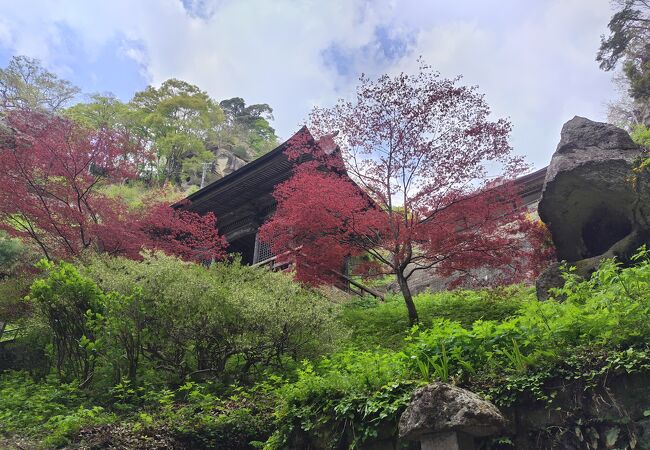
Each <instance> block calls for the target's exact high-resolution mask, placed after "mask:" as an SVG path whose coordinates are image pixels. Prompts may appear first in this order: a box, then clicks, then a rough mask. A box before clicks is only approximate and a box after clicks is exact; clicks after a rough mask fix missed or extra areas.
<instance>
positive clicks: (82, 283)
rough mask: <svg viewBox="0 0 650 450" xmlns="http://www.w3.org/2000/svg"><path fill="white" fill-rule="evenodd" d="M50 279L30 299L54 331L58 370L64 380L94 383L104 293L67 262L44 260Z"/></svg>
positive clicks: (36, 287)
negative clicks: (92, 381) (56, 262)
mask: <svg viewBox="0 0 650 450" xmlns="http://www.w3.org/2000/svg"><path fill="white" fill-rule="evenodd" d="M39 267H40V268H41V269H43V270H44V271H45V272H46V277H45V278H42V279H38V280H36V281H34V283H33V284H32V287H31V289H30V293H29V297H28V300H29V301H30V302H31V303H32V304H33V305H34V308H35V310H36V312H37V314H38V316H39V317H40V319H41V320H42V321H43V323H45V324H46V325H47V326H48V327H49V330H50V332H51V337H52V344H53V353H54V356H55V361H56V369H57V372H58V373H59V376H60V377H61V379H62V380H65V381H67V382H70V381H72V380H77V381H78V382H80V383H82V384H87V383H89V382H90V381H91V379H92V376H93V373H94V368H95V363H96V360H97V355H98V354H99V350H100V349H99V347H100V345H101V342H100V341H99V340H97V336H96V335H97V333H98V330H99V328H100V327H101V321H102V317H103V316H102V312H103V310H104V305H105V298H104V297H105V296H104V293H103V292H102V291H101V290H100V289H99V288H98V287H97V285H96V284H95V283H94V282H93V281H92V280H91V279H90V278H87V277H84V276H82V275H81V274H79V272H78V271H77V269H76V268H75V267H74V266H73V265H71V264H69V263H66V262H61V263H59V264H54V263H51V262H48V261H45V260H43V261H41V262H40V263H39Z"/></svg>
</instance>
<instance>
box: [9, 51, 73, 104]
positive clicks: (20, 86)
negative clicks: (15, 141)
mask: <svg viewBox="0 0 650 450" xmlns="http://www.w3.org/2000/svg"><path fill="white" fill-rule="evenodd" d="M79 92H80V90H79V88H78V87H76V86H74V85H73V84H72V83H70V82H69V81H67V80H63V79H61V78H59V77H58V76H57V75H55V74H53V73H52V72H49V71H48V70H46V69H45V68H43V67H42V66H41V63H40V61H39V60H37V59H33V58H28V57H26V56H14V57H12V58H11V60H10V61H9V64H8V65H7V67H6V68H4V69H0V108H2V109H3V110H11V109H17V108H28V109H40V110H46V111H52V112H58V111H60V110H62V109H63V108H64V107H65V106H66V105H67V104H68V103H69V102H70V101H71V100H72V99H73V98H74V97H75V96H76V95H77V94H78V93H79Z"/></svg>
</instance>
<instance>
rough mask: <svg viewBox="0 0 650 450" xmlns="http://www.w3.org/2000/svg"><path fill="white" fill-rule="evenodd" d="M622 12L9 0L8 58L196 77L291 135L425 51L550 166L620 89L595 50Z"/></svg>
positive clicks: (601, 2) (122, 92)
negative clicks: (580, 125) (316, 111)
mask: <svg viewBox="0 0 650 450" xmlns="http://www.w3.org/2000/svg"><path fill="white" fill-rule="evenodd" d="M611 14H612V11H611V9H610V4H609V1H608V0H57V1H52V0H21V1H18V0H0V65H1V66H5V65H6V64H7V62H8V61H9V59H10V58H11V57H12V56H13V55H26V56H30V57H34V58H38V59H40V60H41V62H42V64H43V65H44V66H45V67H46V68H48V69H49V70H51V71H53V72H55V73H56V74H58V75H59V76H60V77H62V78H65V79H68V80H70V81H72V82H73V83H74V84H76V85H77V86H79V87H80V88H81V89H82V90H83V92H85V93H87V94H90V93H96V92H100V93H108V92H111V93H113V94H115V95H117V96H118V97H119V98H121V99H122V100H125V101H126V100H129V99H130V98H131V97H132V95H133V93H134V92H136V91H138V90H141V89H143V88H145V87H146V86H147V85H150V84H152V85H159V84H160V83H162V82H163V81H165V80H166V79H169V78H179V79H183V80H185V81H188V82H190V83H194V84H196V85H198V86H199V87H200V88H202V89H204V90H206V91H207V92H208V93H209V94H210V95H211V96H212V97H213V98H215V99H217V100H222V99H226V98H231V97H235V96H237V97H243V98H244V99H245V100H246V102H247V103H249V104H251V103H268V104H269V105H271V106H272V107H273V109H274V116H275V120H274V122H273V123H272V125H273V126H274V127H275V128H276V130H277V133H278V135H279V136H280V137H281V138H282V139H286V138H288V137H290V136H291V135H292V134H293V133H294V132H295V131H297V130H298V128H299V127H300V125H301V124H302V123H303V122H304V120H305V118H306V116H307V114H308V112H309V111H310V110H311V109H312V108H313V107H314V106H331V105H333V104H334V103H335V102H336V99H338V98H348V97H350V96H351V95H352V94H353V93H354V88H355V86H356V84H357V81H358V78H359V76H360V75H361V74H362V73H365V74H366V75H368V76H371V77H374V76H378V75H380V74H383V73H389V74H394V73H399V72H402V71H404V72H412V71H414V70H415V69H416V67H417V65H418V63H417V59H418V57H420V56H421V57H422V58H423V59H424V61H425V62H426V63H428V64H429V65H431V66H433V67H434V68H435V69H436V70H438V71H440V73H441V74H442V75H443V76H445V77H455V76H457V75H462V76H463V80H462V83H464V84H470V85H477V86H478V87H479V90H480V91H481V92H482V93H484V94H485V98H486V100H487V102H488V104H490V105H491V107H492V111H493V115H494V118H501V117H505V118H509V119H510V121H511V122H512V125H513V132H512V137H511V143H512V145H513V147H514V150H515V152H516V153H518V154H523V155H525V156H526V159H527V161H528V162H529V163H530V164H531V165H533V166H534V167H536V168H541V167H544V166H545V165H547V164H548V162H549V160H550V157H551V155H552V153H553V151H554V150H555V146H556V145H557V142H558V140H559V133H560V129H561V127H562V124H563V123H564V122H566V121H567V120H569V119H571V118H572V117H573V116H575V115H580V116H584V117H587V118H590V119H593V120H598V121H604V120H606V110H607V107H606V105H607V103H608V102H610V101H612V100H614V99H615V98H616V93H615V89H614V85H613V83H612V74H611V73H607V72H603V71H601V70H600V69H599V68H598V65H597V63H596V62H595V55H596V51H597V49H598V46H599V42H600V36H601V35H602V34H605V33H606V32H607V23H608V21H609V18H610V16H611Z"/></svg>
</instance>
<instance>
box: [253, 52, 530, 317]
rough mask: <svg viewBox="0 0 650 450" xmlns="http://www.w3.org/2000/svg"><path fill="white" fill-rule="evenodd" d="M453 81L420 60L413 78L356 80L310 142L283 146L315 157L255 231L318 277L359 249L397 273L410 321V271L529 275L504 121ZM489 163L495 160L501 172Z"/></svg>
mask: <svg viewBox="0 0 650 450" xmlns="http://www.w3.org/2000/svg"><path fill="white" fill-rule="evenodd" d="M458 81H459V80H458V79H453V80H449V79H444V78H442V77H440V75H439V74H438V73H436V72H434V71H433V70H431V68H430V67H428V66H426V65H424V64H422V65H421V67H420V71H419V72H418V73H417V74H415V75H413V76H411V75H407V74H404V73H402V74H399V75H396V76H393V77H391V76H388V75H384V76H382V77H380V78H378V79H377V80H371V79H369V78H366V77H362V78H361V82H360V85H359V87H358V89H357V92H356V97H355V98H354V100H351V101H348V100H340V101H339V103H338V104H336V105H335V106H334V107H332V108H316V109H314V111H313V112H312V114H311V116H310V129H311V130H312V131H313V132H314V133H315V134H316V135H317V136H320V137H321V139H320V140H319V142H318V145H317V146H316V148H315V147H314V146H313V145H310V144H309V143H299V142H294V143H292V145H291V146H290V149H291V151H290V153H289V154H288V156H289V157H290V158H297V157H299V156H301V154H304V153H308V154H309V155H310V157H312V158H314V159H313V160H311V161H309V162H306V163H302V164H300V165H299V166H298V168H297V169H296V170H295V172H294V175H293V177H292V178H291V179H289V180H288V181H287V182H285V183H283V184H281V185H279V187H278V188H277V189H276V193H275V197H276V199H277V202H278V207H277V211H276V212H275V214H274V216H273V217H272V218H271V220H270V221H269V222H268V223H266V224H265V225H264V226H263V228H262V236H263V238H264V239H266V240H267V241H269V242H270V243H271V244H272V246H273V248H274V251H275V252H276V253H278V252H281V251H285V250H287V249H298V250H296V251H295V252H296V257H297V259H298V276H299V277H301V278H302V279H304V280H307V281H315V282H319V281H321V280H322V279H323V274H327V273H331V270H338V268H340V267H342V265H343V258H344V257H345V256H346V255H348V254H350V253H352V254H355V253H356V254H368V255H370V257H371V258H372V261H373V263H375V265H376V266H378V267H380V268H381V273H391V274H394V275H395V276H396V279H397V281H398V284H399V286H400V289H401V291H402V293H403V295H404V298H405V301H406V304H407V307H408V310H409V317H410V319H411V322H412V323H415V322H417V320H418V316H417V312H416V310H415V305H414V304H413V302H412V296H411V292H410V289H409V286H408V280H409V278H410V277H411V276H413V274H414V273H416V272H418V271H421V270H429V269H432V268H436V269H437V271H438V272H439V273H440V274H441V275H444V276H452V277H454V279H456V280H458V281H466V280H469V279H470V278H472V277H477V274H476V273H475V272H474V269H479V268H492V269H494V271H495V273H494V274H493V277H492V280H491V281H492V282H493V283H498V282H504V281H506V280H509V281H512V280H515V279H521V278H525V277H528V276H531V275H532V273H533V272H534V269H533V268H531V267H530V265H529V263H530V259H529V258H527V257H526V248H529V247H527V245H528V243H529V241H528V239H527V238H528V230H529V228H530V226H529V225H528V222H526V220H525V210H523V209H521V208H519V207H518V206H519V205H518V197H517V195H516V194H517V193H516V190H515V187H514V186H513V184H512V183H510V181H509V180H512V179H513V178H514V176H515V175H516V174H518V173H520V172H521V170H523V168H524V166H523V164H522V161H521V159H520V158H519V157H516V156H514V155H512V153H511V147H510V145H509V144H508V135H509V132H510V124H509V123H508V122H507V121H506V120H503V119H498V120H496V121H493V120H491V119H490V109H489V107H488V105H487V103H486V102H485V100H484V99H483V96H482V95H481V94H480V93H479V92H478V91H477V89H476V88H474V87H465V86H461V85H459V83H458ZM335 144H338V146H339V147H338V148H339V149H340V153H339V152H338V151H337V150H336V146H335ZM487 163H490V164H491V165H492V166H497V167H498V166H500V167H502V170H501V172H500V173H499V174H496V175H498V177H496V178H495V177H494V175H491V174H490V173H489V172H488V170H487ZM324 169H326V170H324ZM493 170H494V169H493ZM328 270H329V272H328Z"/></svg>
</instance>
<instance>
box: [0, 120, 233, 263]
mask: <svg viewBox="0 0 650 450" xmlns="http://www.w3.org/2000/svg"><path fill="white" fill-rule="evenodd" d="M0 126H1V127H2V129H1V130H0V167H2V171H0V228H2V229H4V230H6V231H8V232H9V233H10V234H11V235H13V236H17V237H21V238H23V239H28V240H31V241H32V242H34V243H35V244H36V245H37V246H38V248H40V250H41V251H42V253H43V254H44V256H45V257H46V258H48V259H53V258H67V257H70V256H75V255H78V254H79V253H81V252H82V251H83V250H85V249H88V248H93V249H96V250H98V251H104V252H109V253H112V254H120V255H125V256H128V257H132V258H138V257H139V255H140V252H141V250H143V249H145V248H148V249H160V250H163V251H165V252H167V253H172V254H175V255H178V256H179V257H181V258H184V259H188V260H197V261H200V260H206V259H212V258H221V257H223V256H224V247H225V241H224V240H223V239H222V238H221V237H219V235H218V233H217V230H216V218H215V217H214V215H206V216H199V215H198V214H195V213H190V212H184V211H175V210H174V209H172V208H171V207H170V206H169V205H166V204H156V203H153V202H150V204H149V205H148V208H144V209H143V210H141V211H131V210H129V209H128V208H127V205H126V204H125V203H124V202H123V201H121V200H120V199H118V198H111V197H108V196H106V195H103V194H102V192H101V190H100V187H101V186H102V185H104V184H106V183H119V182H123V181H125V180H127V179H131V178H134V177H136V176H137V175H138V166H139V165H140V164H141V163H142V161H145V160H146V158H147V156H148V153H147V152H146V151H145V150H144V149H142V148H136V147H134V146H133V144H132V142H130V141H129V139H128V138H127V137H126V136H124V135H123V134H121V133H119V132H114V131H112V130H106V129H103V130H91V129H87V128H83V127H81V126H80V125H78V124H76V123H74V122H72V121H70V120H67V119H65V118H62V117H58V116H55V115H51V114H45V113H40V112H35V111H29V110H16V111H12V112H10V113H9V114H8V115H7V116H6V117H5V118H4V120H3V122H2V123H1V124H0Z"/></svg>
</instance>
